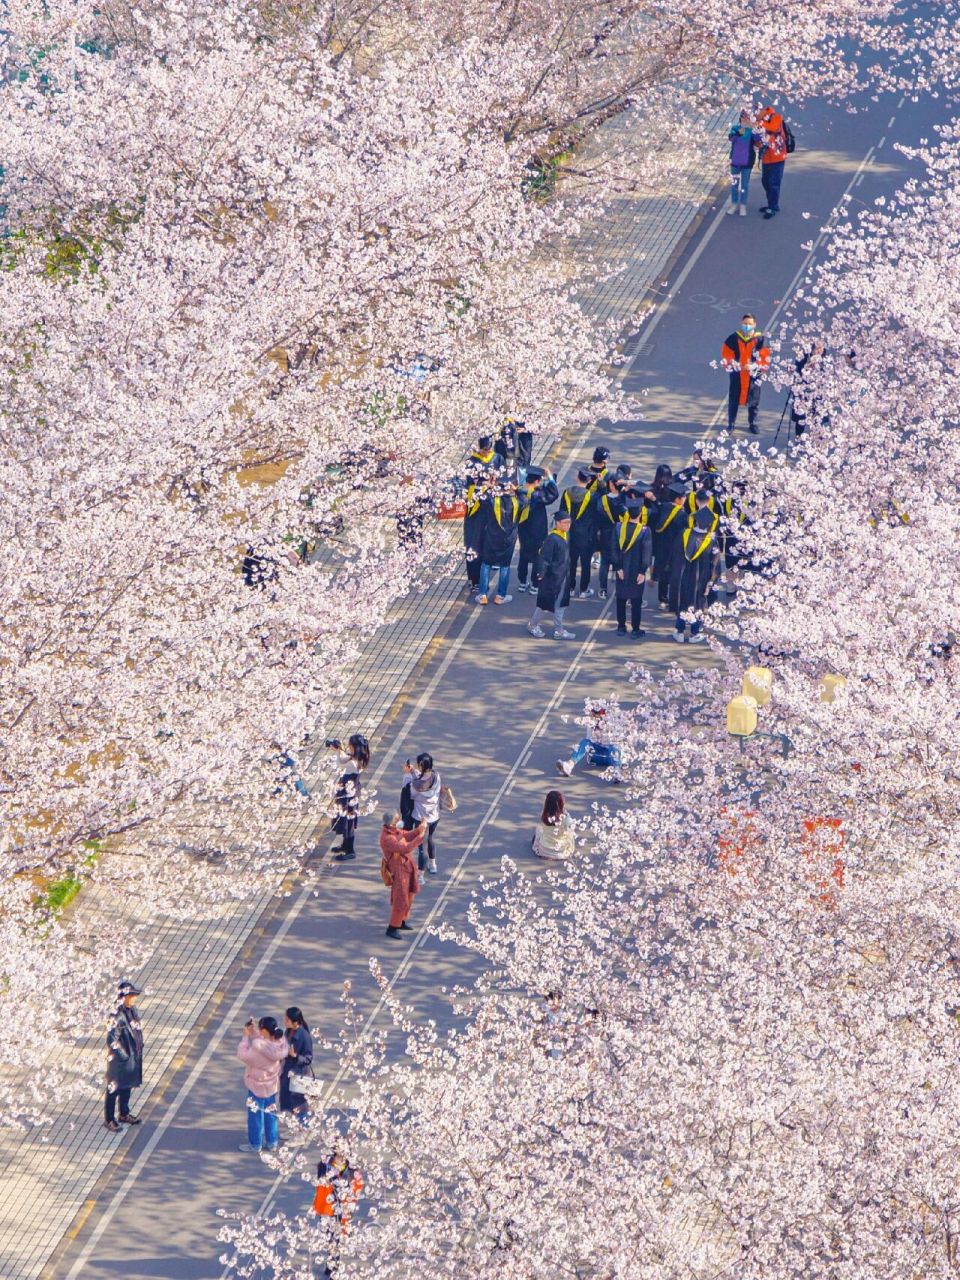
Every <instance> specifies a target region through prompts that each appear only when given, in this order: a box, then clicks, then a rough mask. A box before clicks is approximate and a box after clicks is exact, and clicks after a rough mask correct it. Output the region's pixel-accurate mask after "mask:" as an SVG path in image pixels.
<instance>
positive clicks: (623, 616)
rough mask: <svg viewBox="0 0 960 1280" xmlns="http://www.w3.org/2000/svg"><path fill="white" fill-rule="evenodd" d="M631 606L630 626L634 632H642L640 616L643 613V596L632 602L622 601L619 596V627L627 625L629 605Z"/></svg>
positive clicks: (635, 598)
mask: <svg viewBox="0 0 960 1280" xmlns="http://www.w3.org/2000/svg"><path fill="white" fill-rule="evenodd" d="M628 603H629V605H630V626H631V627H632V628H633V629H634V631H639V630H640V615H641V613H642V612H643V596H642V595H641V596H635V597H634V598H633V599H632V600H630V601H627V600H621V599H620V597H619V596H617V626H618V627H625V626H626V625H627V604H628Z"/></svg>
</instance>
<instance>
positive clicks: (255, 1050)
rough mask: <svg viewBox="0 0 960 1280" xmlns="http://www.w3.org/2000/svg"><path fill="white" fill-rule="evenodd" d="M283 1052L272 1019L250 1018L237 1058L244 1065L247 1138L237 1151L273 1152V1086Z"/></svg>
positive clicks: (279, 1033) (278, 1029)
mask: <svg viewBox="0 0 960 1280" xmlns="http://www.w3.org/2000/svg"><path fill="white" fill-rule="evenodd" d="M287 1052H288V1050H287V1042H286V1040H285V1039H284V1038H283V1030H282V1028H281V1027H279V1026H278V1025H277V1020H276V1018H261V1019H260V1021H259V1023H257V1024H254V1021H253V1019H252V1018H251V1019H250V1020H249V1022H247V1024H246V1025H245V1027H244V1028H243V1035H242V1037H241V1038H240V1044H239V1046H238V1047H237V1057H238V1058H239V1059H240V1061H241V1062H242V1063H243V1065H244V1067H245V1070H244V1073H243V1083H244V1084H245V1085H246V1086H247V1140H246V1142H244V1143H243V1144H242V1146H241V1147H240V1150H241V1151H276V1149H277V1147H278V1145H279V1143H280V1131H279V1127H278V1125H277V1089H278V1088H279V1084H280V1071H281V1068H282V1067H283V1060H284V1058H286V1056H287Z"/></svg>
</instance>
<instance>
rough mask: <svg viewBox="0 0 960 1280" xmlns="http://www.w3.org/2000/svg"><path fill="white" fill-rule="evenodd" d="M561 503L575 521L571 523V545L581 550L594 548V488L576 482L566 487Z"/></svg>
mask: <svg viewBox="0 0 960 1280" xmlns="http://www.w3.org/2000/svg"><path fill="white" fill-rule="evenodd" d="M561 505H562V506H563V507H564V508H565V509H566V510H567V511H569V512H570V515H571V517H572V520H573V523H572V524H571V525H570V547H571V549H572V548H576V549H577V550H580V551H585V550H590V551H592V550H593V540H594V527H595V526H594V520H593V489H592V488H589V487H587V486H585V485H582V484H575V485H574V486H573V488H572V489H566V490H565V491H564V494H563V498H562V499H561Z"/></svg>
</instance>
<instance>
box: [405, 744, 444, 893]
mask: <svg viewBox="0 0 960 1280" xmlns="http://www.w3.org/2000/svg"><path fill="white" fill-rule="evenodd" d="M403 769H404V772H405V773H407V774H409V777H408V778H407V781H406V783H405V786H406V787H407V789H408V790H409V797H410V799H409V815H410V816H409V818H407V817H406V815H405V814H404V808H405V807H406V806H402V807H401V810H400V816H401V818H403V819H404V823H403V826H404V829H405V830H410V829H411V828H412V827H419V826H422V825H423V823H426V824H427V836H426V855H424V846H423V843H421V844H420V847H419V849H418V850H417V870H418V871H427V870H429V872H430V874H431V875H432V876H435V875H436V874H437V849H436V845H435V844H434V838H433V837H434V833H435V831H436V829H437V826H438V824H439V822H440V800H441V793H442V792H443V779H442V778H441V777H440V774H439V773H437V771H436V770H435V769H434V767H433V756H431V755H430V754H429V752H427V751H421V753H420V754H419V755H418V756H417V759H416V764H415V765H412V764H411V763H410V761H409V760H408V761H407V763H406V764H405V765H404V766H403Z"/></svg>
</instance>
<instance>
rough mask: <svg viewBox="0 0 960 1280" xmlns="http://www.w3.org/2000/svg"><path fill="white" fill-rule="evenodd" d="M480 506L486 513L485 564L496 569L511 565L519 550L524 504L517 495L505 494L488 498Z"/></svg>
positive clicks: (484, 534)
mask: <svg viewBox="0 0 960 1280" xmlns="http://www.w3.org/2000/svg"><path fill="white" fill-rule="evenodd" d="M480 505H481V509H482V510H483V513H484V526H483V544H482V545H483V556H482V560H483V563H484V564H489V565H492V566H494V567H495V568H496V567H499V566H500V565H504V564H509V563H510V561H511V560H512V559H513V553H514V551H515V550H516V548H517V528H518V526H519V523H520V513H521V511H522V510H523V504H522V503H521V501H520V499H519V498H518V497H517V496H516V495H515V494H512V493H504V494H497V495H496V496H488V497H486V498H484V500H483V502H482V503H481V504H480Z"/></svg>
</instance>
